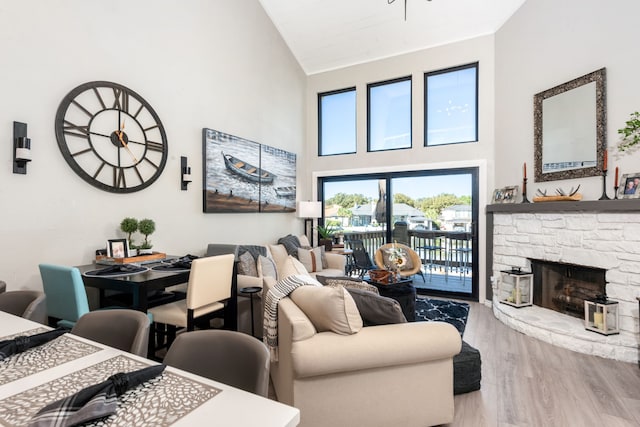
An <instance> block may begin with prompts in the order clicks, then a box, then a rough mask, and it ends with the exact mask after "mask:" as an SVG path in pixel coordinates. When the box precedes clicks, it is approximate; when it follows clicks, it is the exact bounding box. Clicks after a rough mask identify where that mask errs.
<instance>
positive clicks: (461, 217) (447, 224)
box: [440, 205, 471, 231]
mask: <svg viewBox="0 0 640 427" xmlns="http://www.w3.org/2000/svg"><path fill="white" fill-rule="evenodd" d="M440 228H441V229H443V230H449V231H471V205H454V206H449V207H448V208H445V209H443V210H442V215H441V224H440Z"/></svg>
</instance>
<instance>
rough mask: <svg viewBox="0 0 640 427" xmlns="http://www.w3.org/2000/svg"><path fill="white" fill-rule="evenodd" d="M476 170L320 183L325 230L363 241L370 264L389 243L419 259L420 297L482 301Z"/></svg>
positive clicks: (354, 177)
mask: <svg viewBox="0 0 640 427" xmlns="http://www.w3.org/2000/svg"><path fill="white" fill-rule="evenodd" d="M477 176H478V171H477V168H464V169H446V170H435V171H412V172H393V173H380V174H376V173H372V174H366V175H349V176H332V177H324V178H320V179H319V185H318V189H319V193H320V194H319V197H320V200H322V202H323V205H324V217H323V221H324V223H325V224H332V225H334V226H336V227H338V228H339V230H340V232H341V237H343V238H344V239H345V240H347V241H350V240H360V241H362V242H363V244H364V246H365V249H366V250H367V252H368V253H369V255H370V256H371V257H372V258H373V255H374V253H375V251H376V250H377V248H378V247H380V246H381V245H383V244H384V243H389V242H397V243H402V244H405V245H407V246H409V247H411V248H412V249H413V250H414V251H415V252H417V253H418V255H419V256H420V259H421V262H422V266H421V270H420V273H419V274H417V275H415V276H414V280H413V284H414V286H415V287H416V288H417V289H418V292H420V293H426V294H431V295H446V296H453V297H460V298H467V299H475V300H477V298H478V286H477V277H478V254H477V249H478V245H477V216H478V204H477V194H478V183H477Z"/></svg>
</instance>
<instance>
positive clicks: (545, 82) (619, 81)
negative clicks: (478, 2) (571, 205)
mask: <svg viewBox="0 0 640 427" xmlns="http://www.w3.org/2000/svg"><path fill="white" fill-rule="evenodd" d="M638 16H640V2H638V1H636V0H619V1H615V2H609V3H606V4H605V3H603V2H602V1H598V0H563V1H554V0H530V1H527V2H525V3H524V5H523V6H522V7H521V8H520V9H518V11H517V12H516V13H515V14H514V15H513V16H512V17H511V19H510V20H509V21H508V22H507V23H506V24H505V25H504V26H503V27H502V28H501V29H500V30H499V31H498V32H497V33H496V34H495V41H496V76H495V78H496V86H495V89H496V96H495V99H496V126H495V134H496V180H495V182H496V187H502V186H505V185H513V184H518V185H520V184H521V182H522V164H523V163H524V162H527V165H529V166H530V171H531V174H530V176H529V177H530V179H529V185H528V193H529V194H530V196H531V195H533V193H534V192H535V190H536V188H540V189H548V193H549V194H552V193H554V191H555V189H556V188H557V187H562V188H564V189H566V190H568V189H569V188H570V187H572V186H573V187H575V186H577V185H578V184H580V185H581V187H580V192H581V193H583V196H584V199H586V200H596V199H598V198H599V197H600V195H601V193H602V178H601V177H591V178H583V179H579V180H565V181H555V182H549V183H534V182H533V179H532V178H533V96H534V95H535V94H536V93H538V92H541V91H543V90H546V89H550V88H552V87H554V86H556V85H558V84H561V83H564V82H567V81H569V80H572V79H574V78H576V77H580V76H582V75H584V74H587V73H590V72H592V71H595V70H598V69H600V68H602V67H606V69H607V94H606V96H607V120H608V125H607V140H608V146H609V147H610V148H609V162H608V169H609V175H608V177H607V184H608V193H609V197H613V173H614V170H615V167H616V166H619V167H620V174H623V173H633V172H638V171H640V168H639V167H638V166H637V163H638V159H639V157H638V156H639V155H638V154H637V153H636V154H633V155H629V154H625V155H624V156H619V155H617V154H616V153H617V150H615V149H613V148H612V147H614V146H615V145H616V144H617V143H618V142H619V140H620V139H619V137H618V134H617V129H619V128H621V127H623V126H624V122H625V121H626V120H627V119H628V118H629V114H630V113H632V112H634V111H638V109H640V102H639V99H640V84H638V68H639V66H640V56H639V55H638V54H637V50H638V31H637V28H638ZM530 199H531V197H530Z"/></svg>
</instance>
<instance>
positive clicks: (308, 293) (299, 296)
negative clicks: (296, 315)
mask: <svg viewBox="0 0 640 427" xmlns="http://www.w3.org/2000/svg"><path fill="white" fill-rule="evenodd" d="M290 297H291V299H292V300H293V302H294V303H296V305H297V306H298V307H299V308H300V310H302V311H303V312H304V314H306V315H307V317H308V318H309V320H310V321H311V323H313V326H314V327H315V328H316V330H317V331H318V332H325V331H330V332H335V333H336V334H340V335H351V334H355V333H356V332H358V331H359V330H360V329H362V318H361V317H360V313H358V308H357V306H356V303H355V301H354V300H353V298H352V297H351V295H350V294H349V292H347V291H346V289H344V288H328V287H326V286H301V287H299V288H297V289H296V290H295V291H293V292H292V293H291V295H290Z"/></svg>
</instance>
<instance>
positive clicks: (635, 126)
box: [618, 111, 640, 151]
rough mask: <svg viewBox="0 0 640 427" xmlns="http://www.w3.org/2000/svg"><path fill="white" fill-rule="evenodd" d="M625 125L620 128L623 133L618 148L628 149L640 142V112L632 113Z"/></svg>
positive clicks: (621, 149)
mask: <svg viewBox="0 0 640 427" xmlns="http://www.w3.org/2000/svg"><path fill="white" fill-rule="evenodd" d="M625 125H626V126H625V127H623V128H622V129H618V133H619V134H620V135H622V141H621V142H620V143H619V144H618V150H620V151H627V150H629V149H631V148H633V147H635V146H636V145H638V143H640V113H639V112H637V111H636V112H635V113H631V117H630V118H629V120H627V121H626V122H625Z"/></svg>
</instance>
